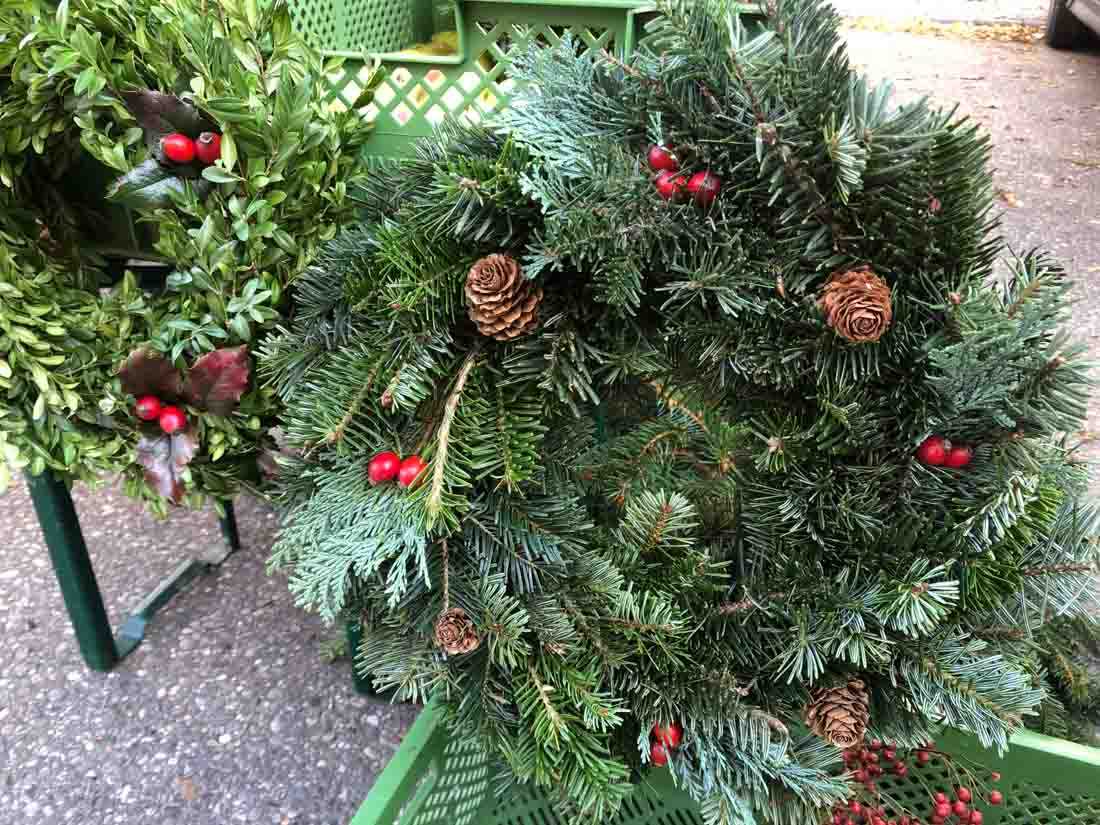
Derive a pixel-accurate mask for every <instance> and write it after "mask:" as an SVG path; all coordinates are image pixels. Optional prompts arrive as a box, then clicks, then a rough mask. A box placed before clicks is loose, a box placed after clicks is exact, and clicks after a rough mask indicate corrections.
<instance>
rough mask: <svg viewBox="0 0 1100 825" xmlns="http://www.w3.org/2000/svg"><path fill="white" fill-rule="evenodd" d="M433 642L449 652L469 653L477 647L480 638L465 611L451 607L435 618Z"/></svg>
mask: <svg viewBox="0 0 1100 825" xmlns="http://www.w3.org/2000/svg"><path fill="white" fill-rule="evenodd" d="M435 643H436V644H437V645H439V646H440V647H441V648H443V649H444V650H445V651H447V652H448V653H451V654H458V653H470V652H472V651H474V650H477V649H478V646H479V645H480V644H481V638H480V637H479V636H478V635H477V628H476V627H474V623H473V621H472V620H471V619H470V617H469V616H467V615H466V611H465V610H463V609H462V608H461V607H452V608H451V609H450V610H445V611H443V612H442V613H440V614H439V618H438V619H436V620H435Z"/></svg>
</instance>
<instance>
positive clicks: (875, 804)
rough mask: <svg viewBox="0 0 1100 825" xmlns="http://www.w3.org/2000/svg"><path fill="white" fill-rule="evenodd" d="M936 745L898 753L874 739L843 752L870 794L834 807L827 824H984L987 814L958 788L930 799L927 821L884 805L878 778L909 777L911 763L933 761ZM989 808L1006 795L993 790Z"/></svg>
mask: <svg viewBox="0 0 1100 825" xmlns="http://www.w3.org/2000/svg"><path fill="white" fill-rule="evenodd" d="M934 748H935V743H934V742H928V743H926V744H925V745H924V747H922V748H917V749H915V750H911V751H907V752H906V753H899V751H898V749H897V748H896V747H894V746H892V745H888V744H884V743H883V742H881V741H880V740H877V739H876V740H875V741H873V742H871V743H870V744H869V745H867V746H865V747H856V748H850V749H849V750H847V751H845V752H844V766H845V768H847V769H848V771H849V772H850V773H851V775H852V777H853V778H854V779H855V780H856V782H858V783H860V784H861V785H862V786H863V789H864V790H865V791H866V792H867V795H866V798H864V799H862V800H861V799H857V798H852V799H849V800H847V801H846V802H844V803H838V804H837V805H836V806H834V807H833V810H832V817H831V819H830V820H828V822H827V823H826V825H829V823H831V825H861V823H862V825H982V821H983V819H984V814H983V813H982V811H981V809H979V808H978V805H977V802H976V801H975V797H974V793H973V792H972V791H971V790H970V789H969V788H966V787H958V788H955V790H954V791H953V792H952V794H951V795H950V796H949V795H948V794H947V793H945V792H944V791H937V792H936V793H934V794H933V795H932V797H931V798H930V806H929V809H928V814H927V818H926V819H922V818H920V817H919V816H913V815H911V814H901V815H895V813H894V812H893V811H888V810H887V808H886V807H885V806H884V805H883V804H882V802H881V797H880V795H879V791H878V787H877V784H876V781H875V780H876V779H877V778H878V777H880V776H883V775H884V774H886V773H887V772H889V773H890V774H891V775H892V776H894V777H897V778H898V779H904V778H905V777H906V776H908V774H909V762H907V761H906V759H907V758H908V759H910V760H911V761H912V763H913V764H914V765H915V766H917V767H920V768H923V767H924V766H925V765H927V764H929V763H930V762H931V761H932V759H933V758H934V756H933V754H934V753H935V751H934V750H933V749H934ZM990 778H991V779H992V781H994V782H997V781H998V780H999V779H1000V778H1001V775H1000V774H998V773H993V774H992V776H991V777H990ZM987 799H988V802H989V804H990V805H1000V804H1002V803H1003V802H1004V794H1002V793H1001V792H1000V791H990V792H989V796H988V797H987Z"/></svg>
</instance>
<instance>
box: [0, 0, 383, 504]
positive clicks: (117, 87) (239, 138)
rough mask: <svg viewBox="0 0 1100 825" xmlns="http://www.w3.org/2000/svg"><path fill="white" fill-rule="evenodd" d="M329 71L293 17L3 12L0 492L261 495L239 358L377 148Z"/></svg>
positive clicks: (264, 413)
mask: <svg viewBox="0 0 1100 825" xmlns="http://www.w3.org/2000/svg"><path fill="white" fill-rule="evenodd" d="M331 69H332V66H331V65H326V64H325V63H324V62H323V61H322V59H321V57H320V56H319V55H318V54H317V53H316V52H315V51H313V50H312V49H310V48H309V47H308V46H306V44H305V43H304V42H303V41H302V40H301V39H300V38H299V37H298V36H297V35H296V34H295V33H294V32H293V31H292V28H291V22H290V17H289V15H288V12H287V7H286V5H285V3H283V2H276V3H269V4H262V7H261V4H258V3H256V2H253V0H219V2H217V3H207V2H204V0H180V2H174V3H169V4H164V3H158V2H153V1H152V0H137V2H131V1H130V0H125V2H122V1H121V0H63V2H61V3H60V4H56V5H55V4H49V3H41V2H25V1H24V0H0V135H2V138H0V449H2V460H0V482H4V483H6V481H7V477H8V473H9V472H10V470H12V469H24V468H26V469H28V470H29V471H30V472H32V473H41V472H43V471H45V470H50V471H53V472H55V473H58V474H59V475H61V476H62V477H64V478H66V479H80V480H85V481H94V480H95V479H96V478H97V477H99V476H100V475H102V474H104V473H112V472H119V471H122V472H124V473H126V477H127V489H128V491H129V492H131V493H132V494H135V495H142V496H144V497H146V498H148V499H149V500H150V503H151V505H152V506H153V507H154V508H155V509H157V510H159V511H161V512H163V511H164V510H165V508H166V506H167V502H168V501H176V502H181V501H184V500H187V501H189V502H192V503H195V502H197V501H199V500H200V499H201V495H202V494H204V493H208V494H211V495H214V496H216V497H228V496H231V495H232V494H233V493H234V492H235V491H236V490H237V488H238V487H239V485H240V484H241V483H247V482H255V481H257V480H259V473H258V470H257V459H258V458H259V457H261V456H262V454H263V451H264V450H265V449H267V447H268V446H271V445H272V443H273V442H272V440H271V438H270V435H269V432H268V431H269V428H270V425H271V423H272V422H273V420H274V414H275V411H276V410H275V404H276V399H275V397H274V394H273V393H272V392H271V391H270V390H266V389H264V388H263V387H260V386H259V385H258V383H257V382H256V381H254V380H252V378H251V375H250V366H251V360H252V359H251V356H250V352H251V349H252V347H254V346H255V344H256V342H257V340H258V339H259V338H261V337H262V336H263V335H264V334H266V333H267V332H268V331H270V330H271V329H272V328H273V327H274V326H275V324H276V323H277V321H278V320H279V319H280V318H281V313H282V311H283V309H284V308H285V305H286V301H287V296H286V291H287V289H288V287H289V286H290V284H291V283H292V282H293V281H294V279H295V278H296V277H297V276H298V275H299V274H300V273H301V271H302V270H303V269H304V268H305V266H306V264H307V263H308V262H309V260H310V259H311V258H312V256H313V254H314V252H315V250H316V249H317V248H318V247H319V246H320V245H321V244H323V243H324V242H325V241H327V240H329V239H331V238H332V237H333V236H334V235H335V234H336V231H337V227H339V226H340V225H342V224H344V223H346V222H348V221H349V220H350V219H351V218H352V217H353V216H354V213H355V204H354V200H353V195H352V190H353V188H354V186H355V185H356V183H357V181H358V180H359V176H360V174H361V173H362V161H361V150H362V146H363V143H364V142H365V140H366V139H367V137H368V135H369V133H370V126H369V124H367V123H366V122H364V120H363V119H362V117H360V116H359V113H358V110H357V109H358V107H355V110H349V111H345V112H337V111H334V110H333V109H332V107H331V106H330V105H328V104H327V103H326V102H325V98H326V95H327V93H328V89H327V86H326V84H325V78H324V75H325V73H326V71H330V70H331ZM372 88H373V84H372V83H368V84H367V88H366V89H365V90H364V98H363V100H361V101H359V104H360V105H365V104H366V103H367V102H369V98H370V95H371V91H372ZM203 133H206V137H202V134H203ZM195 138H201V139H200V140H199V141H198V157H195V158H194V159H193V160H192V156H193V155H195V151H194V149H192V148H191V146H190V144H191V140H192V139H195ZM215 146H216V149H217V152H216V155H215V153H214V151H213V150H214V148H215ZM112 178H115V179H114V180H112ZM126 210H129V217H130V219H126V218H127V211H126ZM119 218H122V220H119ZM129 259H141V260H143V261H146V262H148V261H152V262H159V263H161V264H164V267H163V270H164V271H163V273H162V274H161V275H160V276H159V278H154V279H152V280H153V281H154V283H152V284H150V283H147V282H146V280H147V279H142V278H141V277H139V276H138V275H136V274H135V271H136V269H135V267H133V266H130V265H129V264H127V263H126V262H127V261H128V260H129ZM127 266H129V267H130V268H129V269H127ZM150 287H151V288H150ZM146 396H153V397H154V400H159V401H163V402H165V403H166V404H170V405H171V406H172V407H174V408H175V411H174V414H175V415H176V417H175V418H173V419H172V426H169V427H166V428H165V430H164V432H162V431H161V428H158V427H157V426H156V423H155V422H152V423H146V422H144V421H143V420H142V418H141V416H137V415H136V414H135V410H134V401H135V398H136V397H142V398H144V397H146ZM150 403H151V402H150ZM141 409H142V411H145V410H147V409H151V407H149V406H147V405H145V406H142V407H141ZM179 416H183V418H184V419H185V420H187V421H189V424H183V423H181V419H180V417H179ZM170 429H171V430H174V431H173V432H172V433H168V432H167V431H168V430H170ZM2 486H3V484H2V483H0V487H2Z"/></svg>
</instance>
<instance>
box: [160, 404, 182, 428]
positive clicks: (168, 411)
mask: <svg viewBox="0 0 1100 825" xmlns="http://www.w3.org/2000/svg"><path fill="white" fill-rule="evenodd" d="M158 420H159V421H160V428H161V429H162V430H164V432H166V433H168V434H169V435H171V434H172V433H175V432H179V431H180V430H182V429H183V428H184V427H186V426H187V414H186V413H185V412H184V411H183V410H181V409H180V408H179V407H165V408H164V409H162V410H161V411H160V418H159V419H158Z"/></svg>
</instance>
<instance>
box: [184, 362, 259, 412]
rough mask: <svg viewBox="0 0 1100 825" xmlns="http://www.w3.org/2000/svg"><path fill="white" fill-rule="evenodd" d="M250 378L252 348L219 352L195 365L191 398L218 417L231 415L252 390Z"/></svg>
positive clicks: (190, 383) (190, 380) (189, 389)
mask: <svg viewBox="0 0 1100 825" xmlns="http://www.w3.org/2000/svg"><path fill="white" fill-rule="evenodd" d="M250 375H251V364H250V362H249V359H248V347H246V346H240V347H227V348H225V349H216V350H214V351H213V352H208V353H206V355H204V356H202V358H200V359H199V360H198V361H196V362H195V363H194V364H192V365H191V370H190V372H188V374H187V398H188V400H189V401H190V402H191V403H192V404H195V405H196V406H198V407H203V408H204V409H206V410H208V411H209V412H212V413H213V414H214V415H229V414H230V413H231V412H233V410H234V409H235V408H236V406H237V402H238V401H240V400H241V396H242V395H243V394H244V392H245V390H247V389H248V380H249V376H250Z"/></svg>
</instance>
